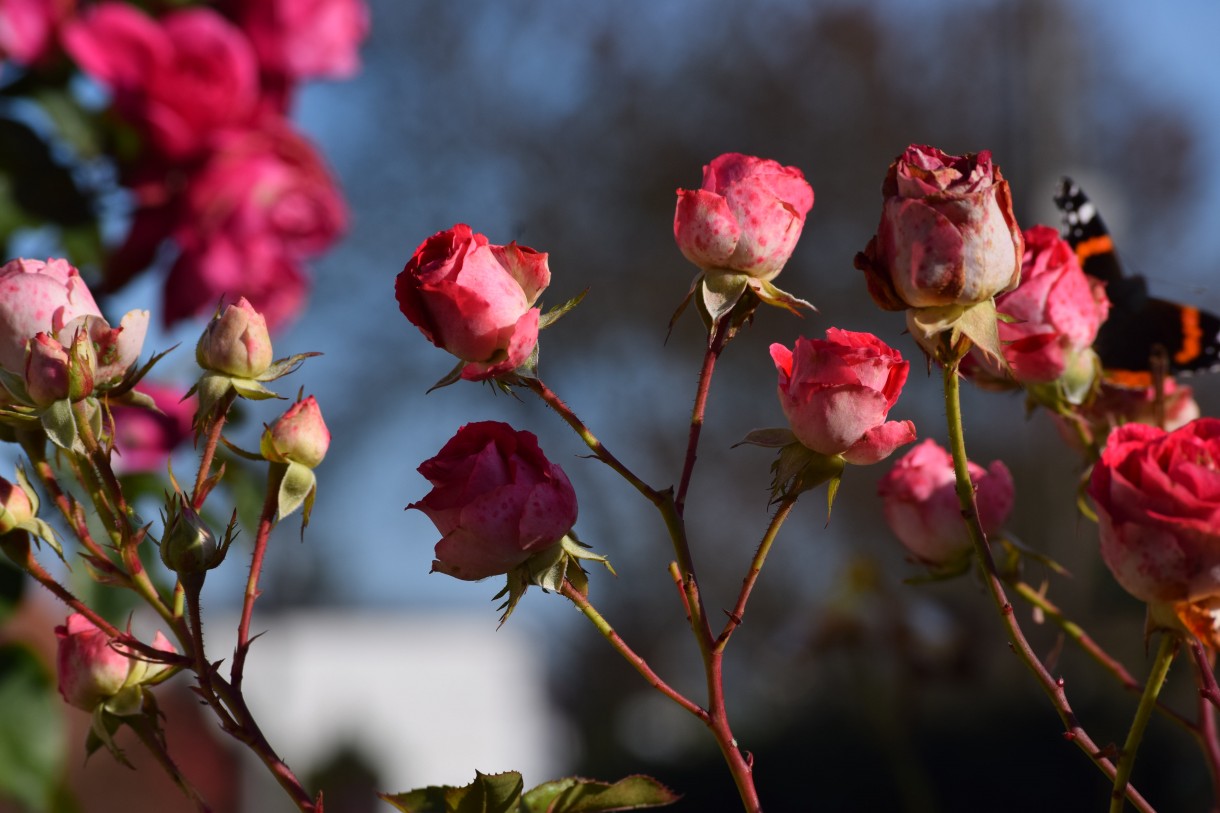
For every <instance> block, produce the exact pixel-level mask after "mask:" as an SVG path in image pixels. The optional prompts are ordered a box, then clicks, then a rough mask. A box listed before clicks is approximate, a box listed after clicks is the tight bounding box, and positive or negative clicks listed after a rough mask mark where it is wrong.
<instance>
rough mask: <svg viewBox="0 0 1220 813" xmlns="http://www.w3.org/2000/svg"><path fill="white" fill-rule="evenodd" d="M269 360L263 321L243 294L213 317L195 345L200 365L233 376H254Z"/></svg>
mask: <svg viewBox="0 0 1220 813" xmlns="http://www.w3.org/2000/svg"><path fill="white" fill-rule="evenodd" d="M272 359H273V354H272V351H271V334H270V333H268V332H267V321H266V320H265V319H264V318H263V315H262V314H261V313H259V312H258V311H256V310H255V309H254V306H252V305H251V304H250V302H249V301H248V300H247V299H246V298H245V297H242V298H241V299H238V300H237V302H236V303H234V304H232V305H228V306H227V307H225V309H224V310H223V311H221V312H219V313H217V314H216V315H215V316H213V317H212V321H210V322H208V326H207V327H206V328H204V329H203V335H202V336H200V337H199V341H198V343H196V345H195V360H196V362H198V364H199V366H200V367H202V368H203V369H205V370H211V371H212V372H217V373H221V374H223V375H229V376H234V377H236V378H257V377H258V376H260V375H262V374H263V373H264V372H266V370H267V368H268V367H270V366H271V362H272Z"/></svg>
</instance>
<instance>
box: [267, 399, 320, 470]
mask: <svg viewBox="0 0 1220 813" xmlns="http://www.w3.org/2000/svg"><path fill="white" fill-rule="evenodd" d="M328 448H330V430H329V429H327V428H326V423H325V421H323V420H322V410H321V409H319V408H318V402H317V401H316V400H315V399H314V397H313V396H312V395H311V396H309V397H308V398H306V399H305V400H304V401H298V402H297V403H295V404H293V405H292V406H290V407H289V408H288V410H287V411H286V412H285V413H284V414H283V415H281V416H280V417H279V418H278V419H277V420H276V422H275V423H273V424H271V426H268V427H267V428H266V429H264V430H263V436H262V439H261V440H260V441H259V451H260V452H261V453H262V455H263V457H265V458H266V459H267V460H270V461H271V462H273V463H300V464H301V465H303V466H308V467H309V468H311V469H312V468H314V467H316V466H317V465H318V464H319V463H321V462H322V458H324V457H326V450H327V449H328Z"/></svg>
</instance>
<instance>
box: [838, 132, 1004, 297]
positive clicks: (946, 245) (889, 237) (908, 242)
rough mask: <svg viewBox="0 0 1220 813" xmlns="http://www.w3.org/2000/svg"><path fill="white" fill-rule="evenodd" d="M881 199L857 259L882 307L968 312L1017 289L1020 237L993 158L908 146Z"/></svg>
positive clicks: (887, 179) (888, 176)
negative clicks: (959, 308) (967, 308)
mask: <svg viewBox="0 0 1220 813" xmlns="http://www.w3.org/2000/svg"><path fill="white" fill-rule="evenodd" d="M881 194H882V197H883V198H884V200H883V202H882V204H881V222H880V223H879V224H878V226H877V233H876V235H875V236H874V237H873V238H872V239H871V240H869V243H868V246H867V247H866V248H865V249H864V251H863V252H861V253H860V254H858V255H856V267H857V268H859V269H860V270H862V271H863V272H864V275H865V278H866V280H867V281H868V291H869V293H870V294H872V296H873V299H874V301H876V303H877V304H878V305H879V306H880V307H882V308H885V309H886V310H905V309H907V308H931V307H942V306H951V305H956V306H970V305H976V304H979V303H981V302H985V301H987V300H989V299H991V298H992V297H993V296H995V295H996V294H999V293H1003V292H1004V291H1008V290H1011V289H1012V288H1014V287H1015V286H1016V285H1017V282H1018V280H1020V278H1021V255H1022V251H1023V247H1022V240H1021V230H1020V229H1019V228H1018V227H1017V219H1016V217H1015V216H1014V215H1013V210H1012V196H1011V193H1010V192H1009V189H1008V182H1007V181H1005V180H1004V176H1003V175H1001V174H1000V170H999V167H997V166H995V165H994V164H992V163H991V153H990V152H987V151H983V152H980V153H978V154H970V155H963V156H956V155H949V154H947V153H944V152H942V151H940V150H938V149H936V148H935V147H928V146H924V145H912V146H910V147H908V148H907V149H906V151H905V152H904V153H903V154H902V155H900V156H899V157H898V158H897V159H895V161H894V163H892V164H890V168H889V172H888V173H887V174H886V176H885V182H884V183H883V184H882V187H881Z"/></svg>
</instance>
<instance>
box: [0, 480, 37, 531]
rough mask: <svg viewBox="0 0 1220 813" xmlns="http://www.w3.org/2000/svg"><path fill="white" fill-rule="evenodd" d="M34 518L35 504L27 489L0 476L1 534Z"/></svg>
mask: <svg viewBox="0 0 1220 813" xmlns="http://www.w3.org/2000/svg"><path fill="white" fill-rule="evenodd" d="M33 518H34V504H33V502H31V500H30V495H29V494H27V493H26V491H25V489H24V488H22V487H21V486H19V485H17V484H16V483H10V482H9V481H8V480H5V479H4V478H3V477H0V534H6V533H8V532H9V531H11V530H13V529H14V528H16V527H17V526H18V525H20V524H22V523H26V522H29V521H30V520H32V519H33Z"/></svg>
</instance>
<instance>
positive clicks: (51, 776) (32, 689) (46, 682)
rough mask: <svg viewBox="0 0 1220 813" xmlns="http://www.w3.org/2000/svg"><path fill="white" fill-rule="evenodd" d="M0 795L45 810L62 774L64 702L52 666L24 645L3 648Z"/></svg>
mask: <svg viewBox="0 0 1220 813" xmlns="http://www.w3.org/2000/svg"><path fill="white" fill-rule="evenodd" d="M0 709H4V713H3V714H0V796H7V797H11V798H13V799H15V800H17V802H18V803H19V804H21V805H23V806H25V807H28V808H30V809H31V810H45V809H47V808H48V807H50V806H51V801H52V800H53V799H54V798H55V796H56V794H57V793H58V788H59V784H60V778H61V776H62V774H63V769H64V766H63V758H64V742H65V734H64V721H63V713H62V710H63V700H62V699H60V697H59V696H58V694H57V693H56V691H55V685H54V682H53V680H52V677H51V674H50V672H49V670H48V669H47V667H46V666H45V665H44V664H43V663H42V661H41V660H40V659H39V658H38V656H37V655H36V654H34V652H32V651H31V650H30V649H29V648H28V647H26V646H24V645H20V644H5V645H3V646H0Z"/></svg>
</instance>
